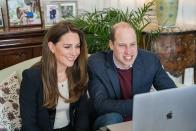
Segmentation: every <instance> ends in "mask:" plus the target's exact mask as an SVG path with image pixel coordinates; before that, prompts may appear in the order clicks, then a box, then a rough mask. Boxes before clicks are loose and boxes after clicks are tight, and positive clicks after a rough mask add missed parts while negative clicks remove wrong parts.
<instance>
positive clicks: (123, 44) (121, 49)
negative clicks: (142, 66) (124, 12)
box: [109, 27, 138, 69]
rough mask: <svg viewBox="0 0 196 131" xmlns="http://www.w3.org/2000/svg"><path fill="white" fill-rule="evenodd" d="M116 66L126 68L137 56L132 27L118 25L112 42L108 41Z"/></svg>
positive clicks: (135, 39) (135, 40)
mask: <svg viewBox="0 0 196 131" xmlns="http://www.w3.org/2000/svg"><path fill="white" fill-rule="evenodd" d="M109 46H110V49H111V50H113V56H114V59H115V62H116V64H117V66H118V67H120V68H121V69H128V68H129V67H130V65H132V64H133V63H134V61H135V58H136V56H137V52H138V50H137V38H136V34H135V32H134V30H133V29H131V28H129V27H119V28H117V29H116V31H115V40H114V42H111V41H110V43H109Z"/></svg>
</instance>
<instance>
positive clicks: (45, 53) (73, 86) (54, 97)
mask: <svg viewBox="0 0 196 131" xmlns="http://www.w3.org/2000/svg"><path fill="white" fill-rule="evenodd" d="M68 32H73V33H77V34H78V35H79V37H80V55H79V56H78V58H77V59H76V61H75V62H74V65H73V66H72V67H68V68H67V70H66V72H65V73H66V75H67V77H68V87H69V96H70V97H69V98H68V99H66V98H63V99H64V100H65V101H66V102H69V103H72V102H75V101H77V100H78V99H79V98H80V96H81V94H82V93H84V92H85V91H86V87H87V82H88V73H87V57H88V56H87V55H88V53H87V44H86V40H85V37H84V33H83V32H82V31H80V30H79V29H77V28H76V27H74V26H73V25H72V24H71V23H70V22H65V21H62V22H59V23H57V24H56V25H54V26H52V27H51V28H50V29H49V30H48V32H47V33H46V35H45V37H44V41H43V48H42V59H41V75H42V81H43V97H44V98H43V99H44V100H43V106H45V107H47V108H54V107H55V106H56V105H57V102H58V98H59V96H60V97H62V96H61V95H60V93H59V91H58V78H57V63H56V58H55V56H54V54H53V53H52V52H51V51H50V49H49V47H48V42H52V43H53V44H56V43H57V42H58V41H59V40H60V38H61V36H63V35H64V34H66V33H68Z"/></svg>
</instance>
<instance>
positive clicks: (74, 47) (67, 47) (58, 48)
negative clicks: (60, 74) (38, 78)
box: [48, 32, 80, 69]
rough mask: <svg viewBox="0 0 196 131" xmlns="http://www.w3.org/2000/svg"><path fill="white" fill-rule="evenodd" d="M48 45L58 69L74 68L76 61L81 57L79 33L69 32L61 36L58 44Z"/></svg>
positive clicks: (50, 43)
mask: <svg viewBox="0 0 196 131" xmlns="http://www.w3.org/2000/svg"><path fill="white" fill-rule="evenodd" d="M48 45H49V48H50V50H51V51H52V53H53V54H54V55H55V58H56V61H57V68H58V69H66V68H67V67H71V66H73V64H74V62H75V60H76V59H77V58H78V56H79V55H80V38H79V35H78V34H77V33H73V32H68V33H66V34H64V35H63V36H61V38H60V40H59V41H58V42H57V43H56V44H53V43H52V42H49V43H48Z"/></svg>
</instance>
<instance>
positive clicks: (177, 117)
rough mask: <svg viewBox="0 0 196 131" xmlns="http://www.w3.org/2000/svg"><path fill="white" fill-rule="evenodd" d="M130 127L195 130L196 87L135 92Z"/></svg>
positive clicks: (152, 130) (147, 130)
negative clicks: (136, 93) (131, 124)
mask: <svg viewBox="0 0 196 131" xmlns="http://www.w3.org/2000/svg"><path fill="white" fill-rule="evenodd" d="M133 131H196V87H184V88H175V89H168V90H162V91H157V92H150V93H144V94H138V95H135V96H134V104H133Z"/></svg>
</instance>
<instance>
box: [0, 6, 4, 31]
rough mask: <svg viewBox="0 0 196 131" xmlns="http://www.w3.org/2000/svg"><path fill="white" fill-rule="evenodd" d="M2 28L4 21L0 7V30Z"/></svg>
mask: <svg viewBox="0 0 196 131" xmlns="http://www.w3.org/2000/svg"><path fill="white" fill-rule="evenodd" d="M3 28H4V19H3V11H2V8H1V7H0V29H3Z"/></svg>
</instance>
